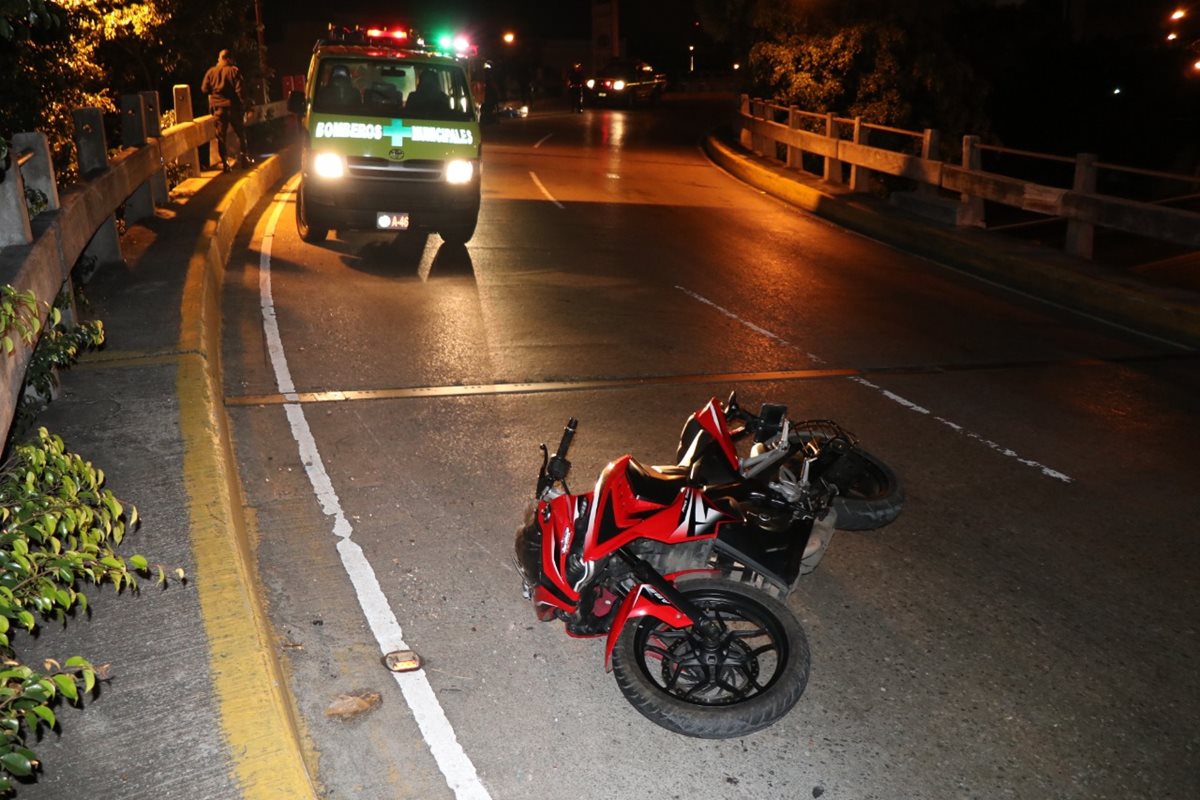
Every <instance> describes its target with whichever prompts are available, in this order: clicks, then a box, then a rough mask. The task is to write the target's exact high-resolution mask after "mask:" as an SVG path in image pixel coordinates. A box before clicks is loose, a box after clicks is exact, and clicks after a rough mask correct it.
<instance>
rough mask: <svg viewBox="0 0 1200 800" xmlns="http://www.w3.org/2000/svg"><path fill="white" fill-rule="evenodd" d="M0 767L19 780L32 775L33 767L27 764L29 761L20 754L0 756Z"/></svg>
mask: <svg viewBox="0 0 1200 800" xmlns="http://www.w3.org/2000/svg"><path fill="white" fill-rule="evenodd" d="M0 766H3V767H4V769H6V770H8V771H9V772H11V773H12V774H13V775H16V776H18V777H21V778H26V777H28V776H30V775H32V774H33V765H32V764H30V763H29V759H28V758H26V757H25V756H23V755H21V754H20V753H16V752H13V753H5V754H4V755H2V756H0Z"/></svg>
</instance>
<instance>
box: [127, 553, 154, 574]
mask: <svg viewBox="0 0 1200 800" xmlns="http://www.w3.org/2000/svg"><path fill="white" fill-rule="evenodd" d="M129 565H130V566H131V567H133V568H134V569H136V570H140V571H142V572H144V571H146V570H147V569H149V564H148V562H147V561H146V557H145V556H139V555H132V556H130V557H129Z"/></svg>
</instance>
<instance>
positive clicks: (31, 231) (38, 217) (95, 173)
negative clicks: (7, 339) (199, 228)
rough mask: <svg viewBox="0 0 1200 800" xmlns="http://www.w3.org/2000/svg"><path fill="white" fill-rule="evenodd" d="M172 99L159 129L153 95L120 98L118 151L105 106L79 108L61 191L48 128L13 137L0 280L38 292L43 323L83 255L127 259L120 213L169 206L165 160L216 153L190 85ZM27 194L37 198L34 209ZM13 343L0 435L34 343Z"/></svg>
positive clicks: (5, 367) (260, 110) (196, 162)
mask: <svg viewBox="0 0 1200 800" xmlns="http://www.w3.org/2000/svg"><path fill="white" fill-rule="evenodd" d="M174 101H175V117H176V124H175V125H172V126H171V127H169V128H167V129H166V130H160V127H159V126H160V119H161V116H162V115H161V113H160V111H159V106H158V93H157V92H141V93H139V94H135V95H126V96H123V97H122V98H121V101H120V114H121V126H120V128H121V133H120V136H121V147H120V150H119V152H118V153H117V154H116V155H115V156H112V157H110V155H109V147H108V143H107V140H106V136H105V132H104V119H103V116H102V114H101V112H100V110H99V109H96V108H81V109H77V110H75V111H74V112H73V115H72V116H73V121H74V134H73V138H74V142H75V149H76V155H77V159H78V162H79V174H80V176H81V177H80V179H79V180H78V181H77V182H76V183H74V184H72V185H70V186H68V187H65V188H64V189H62V190H61V191H60V190H59V187H58V185H57V182H56V176H55V172H54V165H53V162H52V161H51V158H50V148H49V144H48V141H47V139H46V136H45V134H43V133H39V132H31V133H18V134H16V135H15V136H13V141H12V151H13V154H14V156H15V157H14V158H13V159H12V164H11V167H10V169H9V170H8V171H7V172H6V173H5V175H4V179H3V180H2V181H0V284H11V285H12V286H13V287H14V288H15V289H17V290H18V291H32V292H33V293H34V295H35V296H36V297H37V299H38V300H39V301H41V302H40V303H39V307H40V314H41V322H42V323H45V321H46V319H47V316H48V313H49V308H50V306H51V305H53V304H54V302H55V300H56V298H57V297H58V296H59V293H60V292H62V290H63V288H64V287H68V288H69V287H70V283H71V273H72V270H73V269H74V267H75V265H76V264H77V263H79V261H80V259H81V258H82V257H89V258H92V259H94V260H95V262H96V263H97V264H99V265H103V264H106V263H113V262H120V261H122V260H123V259H122V256H121V243H120V237H119V235H118V228H117V213H118V211H119V210H120V211H121V214H122V217H123V219H124V221H125V222H126V223H131V222H136V221H138V220H140V219H145V218H147V217H149V216H151V215H153V214H154V210H155V208H157V207H159V206H163V205H166V203H167V199H168V198H167V176H166V165H167V164H168V163H179V164H181V165H182V166H183V169H184V170H185V171H186V172H187V173H188V174H191V175H198V174H199V172H200V159H199V151H200V148H202V147H203V146H204V145H208V144H210V143H211V145H212V146H210V147H209V152H210V161H215V160H216V159H217V158H218V157H217V155H216V153H217V147H216V146H215V140H214V137H215V135H216V124H215V121H214V120H213V118H212V117H211V116H209V115H205V116H201V117H198V118H193V114H192V101H191V91H190V88H189V87H188V86H176V87H175V90H174ZM285 106H286V104H284V103H272V104H270V105H268V106H258V107H255V108H254V109H252V110H251V117H252V121H254V122H260V121H261V122H265V121H269V120H271V119H274V118H278V117H282V116H284V115H285V114H286V107H285ZM27 188H28V189H30V190H32V191H30V192H28V193H27V192H26V189H27ZM31 196H32V197H34V198H36V202H35V205H34V206H33V207H32V208H31V207H30V204H29V198H30V197H31ZM67 316H68V318H69V317H70V309H68V313H67ZM14 344H15V345H16V349H15V350H14V351H13V352H12V353H10V354H8V355H7V356H6V357H0V441H3V440H6V439H7V435H8V431H9V428H10V426H11V424H12V419H13V413H14V409H15V408H16V405H17V402H18V399H19V397H20V393H21V391H22V386H23V384H24V377H25V368H26V366H27V365H28V363H29V358H30V354H31V353H32V352H33V346H35V345H27V344H25V343H24V342H21V341H19V340H14Z"/></svg>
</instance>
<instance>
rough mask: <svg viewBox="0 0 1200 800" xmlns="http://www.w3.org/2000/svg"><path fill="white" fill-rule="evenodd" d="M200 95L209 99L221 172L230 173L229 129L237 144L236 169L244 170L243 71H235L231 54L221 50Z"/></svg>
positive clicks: (236, 69) (206, 75)
mask: <svg viewBox="0 0 1200 800" xmlns="http://www.w3.org/2000/svg"><path fill="white" fill-rule="evenodd" d="M200 91H201V92H203V93H204V94H206V95H208V111H209V113H210V114H212V115H213V117H214V118H215V119H216V122H217V152H218V153H219V154H220V156H221V171H222V172H229V157H228V152H227V149H228V147H229V145H228V144H227V143H226V139H227V138H228V136H229V127H230V125H232V126H233V133H234V135H236V136H237V140H238V166H239V167H246V166H248V165H249V161H248V160H247V158H246V126H245V119H244V115H245V111H244V106H243V104H242V71H241V70H240V69H238V66H237V62H236V61H234V59H233V53H231V52H229V51H228V50H222V51H221V53H220V54H219V55H218V56H217V63H216V64H214V65H213V66H211V67H209V68H208V72H206V73H204V81H203V82H202V83H201V84H200Z"/></svg>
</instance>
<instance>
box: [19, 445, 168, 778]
mask: <svg viewBox="0 0 1200 800" xmlns="http://www.w3.org/2000/svg"><path fill="white" fill-rule="evenodd" d="M137 522H138V516H137V509H136V508H135V507H133V506H131V505H127V504H125V503H122V502H121V501H120V500H118V499H117V498H116V497H115V496H114V495H113V493H112V491H110V490H109V489H107V488H105V486H104V472H103V471H102V470H100V469H97V468H96V467H94V466H93V465H92V464H91V462H88V461H85V460H84V459H83V458H82V457H80V456H79V455H78V454H75V453H72V452H69V451H68V450H67V449H66V446H65V445H64V443H63V440H62V439H61V438H60V437H58V436H54V435H52V434H51V433H49V432H48V431H47V430H46V429H45V428H39V429H38V432H37V436H36V437H35V438H34V439H33V440H32V441H30V442H28V443H26V444H21V445H18V446H17V447H15V448H14V449H13V453H12V455H11V456H10V457H9V458H8V460H7V461H6V462H5V463H4V464H3V465H2V466H0V658H2V659H3V660H2V662H0V792H3V791H10V790H11V789H12V781H11V780H10V777H11V776H18V777H25V776H29V775H32V774H33V773H34V771H35V770H36V769H37V767H38V762H37V757H36V755H35V754H34V752H33V751H32V750H30V749H29V748H28V747H27V746H26V743H27V740H28V739H29V738H30V737H33V736H36V734H37V731H38V729H39V728H40V727H41V726H46V727H49V728H54V727H55V726H56V724H57V720H56V718H55V715H54V711H53V708H54V706H55V705H56V704H57V703H59V702H62V700H64V699H65V700H66V701H67V702H70V703H75V704H78V703H80V702H82V700H83V698H84V697H85V696H86V695H87V694H88V693H90V692H91V691H92V690H93V689H94V687H95V685H96V681H97V680H103V679H104V678H105V677H106V676H107V669H106V667H105V666H100V667H95V666H93V665H92V664H90V663H89V662H88V661H87V660H86V659H83V658H81V657H79V656H74V657H72V658H69V659H67V660H66V661H65V662H63V663H62V664H59V663H58V662H56V661H53V660H51V661H47V662H45V663H44V664H43V665H42V669H43V670H44V671H41V672H39V671H38V670H36V669H34V668H33V667H31V666H29V665H27V664H24V663H22V661H21V660H20V658H19V656H18V654H17V652H16V649H15V647H14V642H13V634H14V633H17V634H19V633H20V631H22V630H24V631H26V632H29V633H33V632H35V631H36V630H37V628H38V625H39V621H40V620H42V619H47V618H49V619H54V620H57V621H59V622H66V620H67V619H68V617H69V616H72V615H75V614H77V613H83V614H86V613H87V611H88V598H87V595H86V594H85V593H84V589H85V588H86V587H87V586H89V585H92V586H97V585H100V584H102V583H108V584H111V585H112V586H113V587H114V588H116V589H117V590H118V591H120V590H122V589H129V590H131V591H136V590H137V588H138V577H137V576H138V573H141V574H142V575H147V576H149V575H153V576H155V577H156V579H157V580H158V582H159V583H163V584H165V583H166V582H167V570H166V568H165V567H163V566H162V565H161V564H157V565H151V564H150V563H149V562H148V561H147V559H146V558H145V556H141V555H131V556H129V557H128V558H125V557H122V556H120V555H118V554H117V553H116V551H115V548H116V546H117V545H119V544H120V543H121V540H122V539H124V537H125V534H126V533H128V532H129V531H130V530H132V529H133V528H134V527H136V525H137ZM176 572H177V575H178V577H179V578H180V579H182V578H183V571H182V570H177V571H176Z"/></svg>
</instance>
